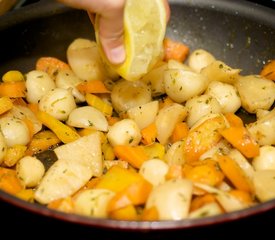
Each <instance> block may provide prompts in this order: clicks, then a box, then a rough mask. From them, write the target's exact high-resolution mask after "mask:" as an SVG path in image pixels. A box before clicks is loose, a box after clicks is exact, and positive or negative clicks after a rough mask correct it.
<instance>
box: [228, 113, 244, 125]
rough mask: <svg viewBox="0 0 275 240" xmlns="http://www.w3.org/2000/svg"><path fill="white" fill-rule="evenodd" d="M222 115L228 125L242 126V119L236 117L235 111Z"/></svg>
mask: <svg viewBox="0 0 275 240" xmlns="http://www.w3.org/2000/svg"><path fill="white" fill-rule="evenodd" d="M224 116H225V117H226V119H227V121H228V122H229V124H230V126H232V127H243V126H244V125H243V120H242V119H241V118H240V117H238V116H237V115H236V114H235V113H225V114H224Z"/></svg>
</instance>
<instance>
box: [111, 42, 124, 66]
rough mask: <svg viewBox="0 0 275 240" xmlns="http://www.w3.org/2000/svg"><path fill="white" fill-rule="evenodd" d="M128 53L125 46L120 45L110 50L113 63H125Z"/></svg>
mask: <svg viewBox="0 0 275 240" xmlns="http://www.w3.org/2000/svg"><path fill="white" fill-rule="evenodd" d="M125 57H126V54H125V49H124V46H118V47H116V48H112V49H111V50H110V51H109V60H110V61H111V62H112V63H113V64H120V63H123V62H124V60H125Z"/></svg>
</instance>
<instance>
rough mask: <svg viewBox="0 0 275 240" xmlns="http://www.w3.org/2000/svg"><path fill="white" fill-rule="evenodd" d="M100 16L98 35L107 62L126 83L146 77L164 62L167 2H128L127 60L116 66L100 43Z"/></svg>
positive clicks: (140, 0)
mask: <svg viewBox="0 0 275 240" xmlns="http://www.w3.org/2000/svg"><path fill="white" fill-rule="evenodd" d="M98 20H99V16H96V24H95V34H96V41H97V43H98V46H99V48H100V52H101V55H102V57H103V59H104V60H105V61H106V63H107V64H108V65H109V66H110V67H111V69H113V70H115V71H116V72H117V73H118V74H119V75H120V76H121V77H123V78H124V79H126V80H129V81H134V80H138V79H140V78H141V77H142V76H143V75H145V74H146V73H147V72H148V71H149V70H150V69H151V68H152V67H153V66H154V65H155V64H156V63H157V62H158V60H159V59H160V57H161V55H162V52H163V39H164V36H165V32H166V11H165V7H164V4H163V0H126V4H125V9H124V46H125V50H126V60H125V61H124V63H122V64H120V65H113V64H111V63H110V62H109V61H108V60H107V59H106V56H105V54H104V53H103V50H102V47H101V44H100V40H99V27H98V22H99V21H98Z"/></svg>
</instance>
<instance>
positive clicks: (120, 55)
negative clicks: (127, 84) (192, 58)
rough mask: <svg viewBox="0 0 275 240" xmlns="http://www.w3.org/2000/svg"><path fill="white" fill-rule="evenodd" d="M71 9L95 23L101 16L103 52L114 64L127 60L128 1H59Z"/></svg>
mask: <svg viewBox="0 0 275 240" xmlns="http://www.w3.org/2000/svg"><path fill="white" fill-rule="evenodd" d="M58 1H59V2H62V3H64V4H66V5H68V6H70V7H74V8H78V9H83V10H86V11H87V12H88V13H89V16H90V19H91V21H92V22H93V20H94V14H95V13H97V14H100V19H99V37H100V41H101V44H102V46H103V50H104V52H105V54H106V56H107V58H108V60H109V61H110V62H111V63H112V64H121V63H123V62H124V60H125V58H126V54H125V48H124V45H123V11H124V5H125V1H126V0H58ZM163 2H164V5H165V8H166V15H167V22H168V21H169V18H170V7H169V4H168V0H163Z"/></svg>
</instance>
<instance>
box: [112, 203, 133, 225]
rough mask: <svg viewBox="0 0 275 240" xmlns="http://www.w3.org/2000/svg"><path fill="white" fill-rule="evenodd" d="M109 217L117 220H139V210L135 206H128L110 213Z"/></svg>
mask: <svg viewBox="0 0 275 240" xmlns="http://www.w3.org/2000/svg"><path fill="white" fill-rule="evenodd" d="M109 217H110V218H112V219H116V220H128V221H136V220H138V214H137V210H136V208H135V206H134V205H132V204H131V205H128V206H126V207H124V208H120V209H116V210H115V211H112V212H110V213H109Z"/></svg>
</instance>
